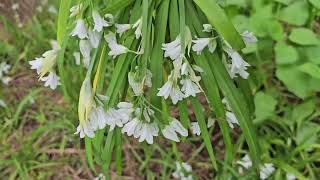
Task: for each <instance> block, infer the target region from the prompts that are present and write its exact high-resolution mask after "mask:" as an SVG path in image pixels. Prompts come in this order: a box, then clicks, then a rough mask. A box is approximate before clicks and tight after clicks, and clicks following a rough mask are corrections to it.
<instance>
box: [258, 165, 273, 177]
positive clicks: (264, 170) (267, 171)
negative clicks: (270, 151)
mask: <svg viewBox="0 0 320 180" xmlns="http://www.w3.org/2000/svg"><path fill="white" fill-rule="evenodd" d="M274 171H275V168H274V166H273V164H272V163H266V164H264V165H263V166H262V167H260V179H261V180H264V179H268V178H269V177H270V176H271V175H272V174H273V172H274Z"/></svg>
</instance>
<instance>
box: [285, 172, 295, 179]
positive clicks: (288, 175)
mask: <svg viewBox="0 0 320 180" xmlns="http://www.w3.org/2000/svg"><path fill="white" fill-rule="evenodd" d="M286 177H287V180H296V179H297V178H296V176H295V175H294V174H291V173H287V175H286Z"/></svg>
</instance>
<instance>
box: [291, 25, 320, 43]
mask: <svg viewBox="0 0 320 180" xmlns="http://www.w3.org/2000/svg"><path fill="white" fill-rule="evenodd" d="M289 39H290V41H292V42H294V43H297V44H299V45H317V44H319V40H318V37H317V35H316V34H315V33H314V32H313V31H311V30H310V29H307V28H295V29H293V30H292V32H291V34H290V36H289Z"/></svg>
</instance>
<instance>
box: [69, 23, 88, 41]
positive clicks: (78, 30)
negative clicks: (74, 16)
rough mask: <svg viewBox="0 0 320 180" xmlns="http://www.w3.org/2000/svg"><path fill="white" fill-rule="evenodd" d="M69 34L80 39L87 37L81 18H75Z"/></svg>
mask: <svg viewBox="0 0 320 180" xmlns="http://www.w3.org/2000/svg"><path fill="white" fill-rule="evenodd" d="M71 36H78V37H79V38H80V39H84V38H88V30H87V27H86V25H85V23H84V21H83V20H82V19H78V20H77V24H76V27H75V28H74V29H73V31H72V32H71Z"/></svg>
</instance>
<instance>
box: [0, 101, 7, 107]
mask: <svg viewBox="0 0 320 180" xmlns="http://www.w3.org/2000/svg"><path fill="white" fill-rule="evenodd" d="M0 107H3V108H5V107H7V104H6V103H5V102H4V101H3V100H2V99H0Z"/></svg>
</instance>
